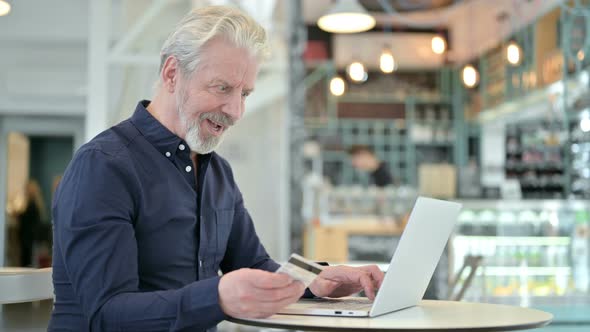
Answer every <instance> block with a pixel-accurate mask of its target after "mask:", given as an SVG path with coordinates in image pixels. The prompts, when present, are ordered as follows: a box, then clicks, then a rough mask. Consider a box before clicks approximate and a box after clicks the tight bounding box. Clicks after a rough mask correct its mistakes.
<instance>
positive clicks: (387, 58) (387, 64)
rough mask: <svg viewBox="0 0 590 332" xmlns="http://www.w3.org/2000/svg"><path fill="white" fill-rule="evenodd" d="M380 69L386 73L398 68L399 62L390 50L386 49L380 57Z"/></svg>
mask: <svg viewBox="0 0 590 332" xmlns="http://www.w3.org/2000/svg"><path fill="white" fill-rule="evenodd" d="M379 69H381V71H382V72H384V73H385V74H390V73H393V72H394V71H395V70H396V69H397V62H396V61H395V58H394V57H393V53H391V51H390V50H388V49H384V50H383V52H381V56H380V57H379Z"/></svg>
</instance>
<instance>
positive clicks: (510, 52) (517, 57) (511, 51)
mask: <svg viewBox="0 0 590 332" xmlns="http://www.w3.org/2000/svg"><path fill="white" fill-rule="evenodd" d="M506 60H508V63H510V64H511V65H513V66H516V65H518V64H520V62H521V61H522V50H521V49H520V46H518V44H517V43H516V42H514V41H512V42H510V44H508V47H506Z"/></svg>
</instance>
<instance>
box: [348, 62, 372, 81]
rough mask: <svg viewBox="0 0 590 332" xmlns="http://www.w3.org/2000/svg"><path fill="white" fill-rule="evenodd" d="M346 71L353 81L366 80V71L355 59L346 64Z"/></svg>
mask: <svg viewBox="0 0 590 332" xmlns="http://www.w3.org/2000/svg"><path fill="white" fill-rule="evenodd" d="M347 72H348V77H350V79H351V80H353V81H355V82H364V81H366V80H367V77H368V75H367V71H366V70H365V66H364V65H363V64H362V63H360V62H358V61H355V62H353V63H351V64H350V65H348V69H347Z"/></svg>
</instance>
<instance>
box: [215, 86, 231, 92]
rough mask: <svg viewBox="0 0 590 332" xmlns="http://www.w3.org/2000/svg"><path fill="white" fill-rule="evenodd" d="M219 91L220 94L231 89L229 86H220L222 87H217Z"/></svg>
mask: <svg viewBox="0 0 590 332" xmlns="http://www.w3.org/2000/svg"><path fill="white" fill-rule="evenodd" d="M217 89H218V90H219V91H220V92H227V91H228V90H229V87H228V86H227V85H220V86H218V87H217Z"/></svg>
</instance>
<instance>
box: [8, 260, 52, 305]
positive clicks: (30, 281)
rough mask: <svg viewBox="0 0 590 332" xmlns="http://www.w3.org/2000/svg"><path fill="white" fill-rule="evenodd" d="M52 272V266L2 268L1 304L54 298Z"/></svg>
mask: <svg viewBox="0 0 590 332" xmlns="http://www.w3.org/2000/svg"><path fill="white" fill-rule="evenodd" d="M51 274H52V269H51V268H46V269H31V268H20V267H2V268H0V304H8V303H21V302H32V301H39V300H46V299H52V298H53V283H52V280H51Z"/></svg>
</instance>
